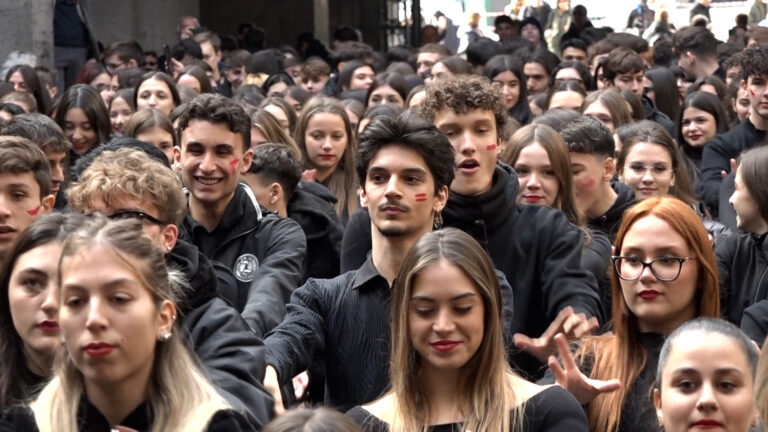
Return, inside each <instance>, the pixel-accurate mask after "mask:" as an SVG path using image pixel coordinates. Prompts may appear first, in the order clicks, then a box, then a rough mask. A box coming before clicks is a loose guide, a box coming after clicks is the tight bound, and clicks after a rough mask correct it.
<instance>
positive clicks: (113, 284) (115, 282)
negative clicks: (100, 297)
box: [62, 278, 138, 291]
mask: <svg viewBox="0 0 768 432" xmlns="http://www.w3.org/2000/svg"><path fill="white" fill-rule="evenodd" d="M136 284H138V282H137V281H135V280H132V279H126V278H118V279H112V280H111V281H109V282H107V283H105V284H101V285H100V286H99V290H103V291H110V290H113V289H115V288H119V287H121V286H126V285H128V286H134V285H136ZM65 288H66V289H69V290H84V291H88V289H87V288H86V287H84V286H82V285H80V284H77V283H65V284H64V285H63V286H62V289H65Z"/></svg>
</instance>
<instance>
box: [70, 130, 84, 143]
mask: <svg viewBox="0 0 768 432" xmlns="http://www.w3.org/2000/svg"><path fill="white" fill-rule="evenodd" d="M82 138H83V130H82V129H80V128H79V127H76V128H75V130H74V131H73V132H72V141H78V140H80V139H82Z"/></svg>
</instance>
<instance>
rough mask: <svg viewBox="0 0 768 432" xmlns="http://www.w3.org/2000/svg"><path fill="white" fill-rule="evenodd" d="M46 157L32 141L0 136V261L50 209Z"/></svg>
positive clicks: (49, 183) (50, 201) (51, 199)
mask: <svg viewBox="0 0 768 432" xmlns="http://www.w3.org/2000/svg"><path fill="white" fill-rule="evenodd" d="M50 187H51V173H50V169H49V167H48V158H47V157H46V156H45V154H44V153H43V151H42V150H40V148H39V147H38V146H37V145H36V144H35V143H33V142H32V141H30V140H28V139H26V138H21V137H15V136H0V260H2V258H3V257H4V256H5V254H6V253H7V251H8V250H9V249H10V247H11V245H12V244H13V241H14V240H16V237H17V236H18V235H19V233H21V232H22V231H24V230H25V229H27V227H28V226H29V225H31V224H32V222H34V220H35V219H37V217H38V216H40V215H41V214H45V213H48V212H49V211H51V209H52V208H53V203H54V200H55V197H54V196H53V195H51V194H50Z"/></svg>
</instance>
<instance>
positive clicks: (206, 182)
mask: <svg viewBox="0 0 768 432" xmlns="http://www.w3.org/2000/svg"><path fill="white" fill-rule="evenodd" d="M195 181H197V182H198V183H200V184H201V185H203V186H213V185H215V184H218V183H219V182H221V181H222V179H220V178H213V177H195Z"/></svg>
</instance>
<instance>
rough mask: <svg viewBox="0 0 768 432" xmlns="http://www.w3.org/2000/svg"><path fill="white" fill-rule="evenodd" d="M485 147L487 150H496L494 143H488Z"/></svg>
mask: <svg viewBox="0 0 768 432" xmlns="http://www.w3.org/2000/svg"><path fill="white" fill-rule="evenodd" d="M485 149H486V150H488V151H496V144H488V146H487V147H486V148H485Z"/></svg>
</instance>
